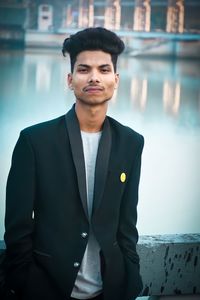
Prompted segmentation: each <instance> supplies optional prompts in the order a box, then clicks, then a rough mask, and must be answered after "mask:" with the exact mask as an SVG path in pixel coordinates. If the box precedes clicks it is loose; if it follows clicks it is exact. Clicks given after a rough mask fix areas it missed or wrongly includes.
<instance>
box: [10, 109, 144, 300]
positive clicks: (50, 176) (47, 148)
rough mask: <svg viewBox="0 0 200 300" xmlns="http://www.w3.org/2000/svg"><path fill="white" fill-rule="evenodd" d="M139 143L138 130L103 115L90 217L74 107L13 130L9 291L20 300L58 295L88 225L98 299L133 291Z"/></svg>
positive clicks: (62, 294)
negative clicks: (98, 275) (94, 246)
mask: <svg viewBox="0 0 200 300" xmlns="http://www.w3.org/2000/svg"><path fill="white" fill-rule="evenodd" d="M143 145H144V139H143V137H142V136H141V135H140V134H138V133H136V132H135V131H133V130H132V129H130V128H128V127H125V126H123V125H121V124H120V123H118V122H117V121H116V120H114V119H112V118H110V117H106V119H105V121H104V125H103V132H102V137H101V140H100V144H99V149H98V154H97V161H96V171H95V186H94V203H93V212H92V218H91V222H90V221H89V219H88V212H87V200H86V179H85V165H84V155H83V147H82V141H81V135H80V128H79V123H78V119H77V117H76V113H75V109H74V107H73V108H72V109H71V110H70V111H69V112H68V113H67V114H66V115H65V116H61V117H59V118H57V119H54V120H51V121H47V122H44V123H41V124H37V125H34V126H31V127H29V128H26V129H24V130H23V131H22V132H21V134H20V137H19V139H18V142H17V144H16V146H15V149H14V152H13V158H12V165H11V169H10V173H9V176H8V182H7V200H6V217H5V228H6V231H5V242H6V246H7V285H8V287H9V288H10V289H12V290H13V291H14V292H15V293H16V294H18V295H23V297H24V298H23V297H22V298H23V299H26V300H27V299H29V300H32V299H34V300H38V299H48V300H59V299H60V300H64V299H65V300H66V299H67V297H69V296H70V294H71V291H72V289H73V286H74V282H75V279H76V276H77V272H78V269H79V266H80V264H81V261H82V258H83V255H84V252H85V248H86V245H87V239H88V236H86V237H85V234H82V233H89V228H90V226H92V227H93V231H94V233H95V235H96V238H97V240H98V242H99V245H100V248H101V251H100V258H101V272H102V279H103V294H104V299H105V300H111V299H115V300H117V299H123V300H125V299H131V297H134V296H137V295H138V294H139V292H140V291H141V289H142V281H141V278H140V275H139V258H138V255H137V253H136V243H137V240H138V232H137V229H136V220H137V210H136V208H137V202H138V185H139V178H140V167H141V153H142V149H143ZM122 173H124V174H123V175H121V174H122ZM121 295H123V296H121Z"/></svg>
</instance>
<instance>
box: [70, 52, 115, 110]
mask: <svg viewBox="0 0 200 300" xmlns="http://www.w3.org/2000/svg"><path fill="white" fill-rule="evenodd" d="M118 82H119V75H118V74H116V73H115V72H114V67H113V63H112V60H111V55H110V54H109V53H105V52H103V51H100V50H98V51H83V52H81V53H79V54H78V56H77V58H76V62H75V65H74V70H73V73H72V74H71V73H70V74H68V85H69V87H70V88H71V89H73V90H74V94H75V97H76V100H77V101H80V102H82V103H84V104H87V105H92V106H94V105H99V104H103V103H105V102H107V101H108V100H110V99H111V98H112V96H113V93H114V89H116V88H117V86H118Z"/></svg>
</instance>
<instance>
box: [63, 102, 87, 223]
mask: <svg viewBox="0 0 200 300" xmlns="http://www.w3.org/2000/svg"><path fill="white" fill-rule="evenodd" d="M65 120H66V124H67V130H68V134H69V140H70V145H71V150H72V156H73V160H74V165H75V168H76V173H77V179H78V187H79V192H80V197H81V201H82V204H83V209H84V211H85V214H86V216H87V218H88V219H89V216H88V209H87V190H86V173H85V160H84V154H83V144H82V139H81V134H80V127H79V122H78V119H77V116H76V113H75V106H73V108H72V109H71V110H70V111H69V112H68V113H67V114H66V115H65Z"/></svg>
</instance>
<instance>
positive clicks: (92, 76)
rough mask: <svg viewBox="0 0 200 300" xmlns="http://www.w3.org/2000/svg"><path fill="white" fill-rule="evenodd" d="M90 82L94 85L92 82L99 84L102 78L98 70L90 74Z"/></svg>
mask: <svg viewBox="0 0 200 300" xmlns="http://www.w3.org/2000/svg"><path fill="white" fill-rule="evenodd" d="M88 82H89V83H92V82H96V83H99V82H100V78H99V74H98V72H97V71H96V70H92V71H91V72H90V75H89V78H88Z"/></svg>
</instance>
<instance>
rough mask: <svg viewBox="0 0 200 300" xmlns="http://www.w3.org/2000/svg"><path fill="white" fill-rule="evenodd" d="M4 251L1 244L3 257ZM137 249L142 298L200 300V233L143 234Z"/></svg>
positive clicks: (0, 243) (0, 249) (0, 252)
mask: <svg viewBox="0 0 200 300" xmlns="http://www.w3.org/2000/svg"><path fill="white" fill-rule="evenodd" d="M4 249H5V245H4V242H3V241H0V255H1V256H2V255H3V252H4ZM137 250H138V254H139V256H140V265H141V275H142V278H143V284H144V289H143V292H142V296H154V297H152V298H153V299H156V298H157V297H159V296H166V295H179V296H180V295H190V298H191V299H193V297H192V295H199V297H200V234H183V235H180V234H172V235H152V236H149V235H148V236H147V235H146V236H145V235H143V236H141V237H140V239H139V243H138V245H137ZM190 298H189V299H190ZM180 299H181V296H180ZM195 299H196V298H195Z"/></svg>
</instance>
